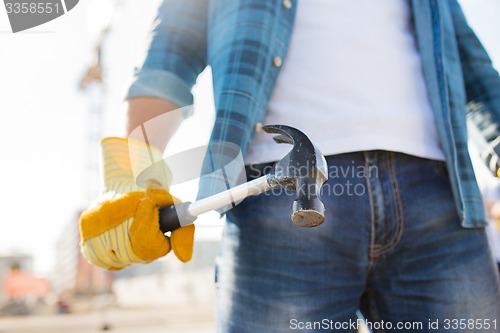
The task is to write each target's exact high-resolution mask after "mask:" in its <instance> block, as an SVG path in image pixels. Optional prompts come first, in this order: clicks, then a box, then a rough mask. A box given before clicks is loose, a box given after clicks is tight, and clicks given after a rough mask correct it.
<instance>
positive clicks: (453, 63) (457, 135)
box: [128, 0, 500, 228]
mask: <svg viewBox="0 0 500 333" xmlns="http://www.w3.org/2000/svg"><path fill="white" fill-rule="evenodd" d="M410 2H411V6H412V14H413V22H414V26H415V32H416V38H417V43H418V48H419V52H420V55H421V58H422V64H423V72H424V79H425V82H426V86H427V89H428V94H429V99H430V102H431V105H432V109H433V112H434V115H435V120H436V127H437V130H438V134H439V139H440V141H441V144H442V146H443V151H444V153H445V156H446V162H447V168H448V170H449V175H450V181H451V188H452V192H453V195H454V199H455V204H456V208H457V212H458V215H459V219H458V221H459V222H461V223H462V225H463V226H464V227H469V228H473V227H481V226H484V225H485V224H486V219H485V216H484V210H483V206H482V203H481V198H480V192H479V190H478V188H477V184H476V181H475V178H474V174H473V169H472V165H471V162H470V158H469V155H468V151H467V131H466V126H465V113H466V103H471V102H474V103H480V104H483V105H484V106H485V107H486V108H487V109H488V112H489V114H490V115H491V117H492V118H493V120H494V122H495V123H500V77H499V76H498V73H497V72H496V71H495V70H494V69H493V67H492V64H491V61H490V59H489V58H488V55H487V54H486V52H485V50H484V49H483V47H482V46H481V44H480V42H479V41H478V39H477V37H476V36H475V35H474V33H473V32H472V30H471V29H470V27H469V26H468V24H467V22H466V20H465V17H464V15H463V13H462V11H461V9H460V6H459V4H458V2H457V1H456V0H443V1H440V0H411V1H410ZM289 3H290V4H291V6H289V5H287V4H289ZM296 7H297V0H291V2H287V1H282V0H230V1H229V0H197V1H196V4H194V3H193V2H191V1H185V0H164V2H163V4H162V6H161V7H160V9H159V12H158V17H157V21H156V24H155V29H154V31H153V36H152V41H151V45H150V48H149V51H148V54H147V57H146V60H145V62H144V65H143V66H142V69H140V70H138V71H137V73H136V79H135V81H134V83H133V84H132V86H131V88H130V91H129V94H128V97H129V98H130V97H136V96H155V97H162V98H165V99H170V100H172V101H175V103H177V104H179V106H184V105H185V104H188V103H190V102H191V100H192V97H191V95H190V91H189V89H190V88H191V87H192V86H193V84H194V83H195V80H196V77H197V75H198V74H199V73H200V72H201V71H202V70H203V68H204V67H206V66H207V65H210V66H211V67H212V73H213V85H214V98H215V107H216V110H217V116H216V119H215V124H214V130H213V132H212V138H211V140H212V142H230V143H234V144H236V145H237V146H239V147H240V148H241V151H242V154H243V157H245V156H246V152H247V151H248V147H249V145H250V144H251V142H252V140H253V137H254V129H255V126H256V124H257V123H258V122H262V121H263V120H264V119H265V113H266V107H267V103H268V101H269V98H270V96H271V93H272V90H273V87H274V84H275V82H276V78H277V76H278V75H279V71H280V66H276V65H275V64H276V63H275V62H274V59H275V57H280V58H281V59H282V60H283V61H286V52H287V47H288V43H289V40H290V35H291V33H292V28H293V21H294V16H295V9H296ZM278 63H279V62H278ZM161 72H164V74H161ZM152 73H156V75H157V79H155V78H154V75H152ZM180 81H182V82H184V84H179V82H180ZM298 84H299V83H298ZM212 153H213V156H212V160H217V159H218V158H219V157H218V155H220V154H222V153H221V152H217V151H214V152H212Z"/></svg>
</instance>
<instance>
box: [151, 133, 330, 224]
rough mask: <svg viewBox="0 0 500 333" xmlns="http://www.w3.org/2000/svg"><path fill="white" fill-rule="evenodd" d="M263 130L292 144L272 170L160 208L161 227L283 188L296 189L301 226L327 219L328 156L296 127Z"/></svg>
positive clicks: (294, 213)
mask: <svg viewBox="0 0 500 333" xmlns="http://www.w3.org/2000/svg"><path fill="white" fill-rule="evenodd" d="M262 130H264V131H265V132H266V133H276V134H278V135H277V136H275V137H274V138H273V139H274V141H276V142H277V143H288V144H292V145H293V148H292V150H290V152H289V153H288V154H287V155H286V156H285V157H283V159H281V160H280V161H278V162H277V163H276V164H275V165H274V167H273V169H272V171H271V172H270V173H269V174H266V175H264V176H262V177H260V178H257V179H254V180H252V181H249V182H247V183H244V184H241V185H238V186H235V187H233V188H231V189H228V190H226V191H223V192H220V193H217V194H215V195H212V196H209V197H207V198H203V199H200V200H198V201H196V202H193V203H191V202H185V203H181V204H176V205H172V206H168V207H164V208H162V209H160V229H161V231H163V232H164V233H165V232H168V231H172V230H175V229H178V228H180V227H183V226H186V225H188V224H191V223H193V222H194V221H195V220H196V218H197V217H198V215H201V214H203V213H206V212H209V211H211V210H215V209H218V208H221V207H223V206H225V205H228V204H231V203H232V202H235V201H240V200H243V199H245V198H246V197H248V196H251V195H258V194H261V193H263V192H265V191H268V190H271V189H278V188H283V189H286V190H293V191H296V192H297V198H296V199H295V201H294V202H293V204H292V215H291V219H292V221H293V222H294V223H295V224H297V225H299V226H301V227H307V228H311V227H315V226H318V225H320V224H321V223H323V221H324V220H325V207H324V205H323V203H322V202H321V197H320V190H321V187H322V186H323V184H324V183H325V182H326V181H327V180H328V171H327V169H328V167H327V164H326V160H325V157H324V156H323V154H321V152H320V151H319V150H318V148H316V147H315V146H314V145H313V144H312V142H311V141H310V140H309V138H308V137H307V136H306V135H305V134H304V133H302V132H301V131H299V130H298V129H296V128H293V127H290V126H286V125H267V126H263V127H262Z"/></svg>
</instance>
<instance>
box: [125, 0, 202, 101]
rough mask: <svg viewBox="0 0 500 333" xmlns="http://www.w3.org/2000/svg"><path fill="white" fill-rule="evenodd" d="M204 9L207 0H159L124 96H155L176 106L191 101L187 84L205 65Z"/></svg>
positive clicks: (191, 97) (194, 78)
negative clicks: (138, 65)
mask: <svg viewBox="0 0 500 333" xmlns="http://www.w3.org/2000/svg"><path fill="white" fill-rule="evenodd" d="M193 2H195V3H193ZM207 11H208V0H197V1H188V0H164V1H163V3H162V4H161V6H160V7H159V9H158V14H157V17H156V20H155V26H154V29H153V32H152V38H151V42H150V45H149V49H148V51H147V56H146V59H145V61H144V64H143V66H142V68H140V69H138V70H137V71H136V73H135V77H134V81H133V83H132V85H131V86H130V88H129V90H128V93H127V96H126V98H132V97H139V96H148V97H159V98H163V99H166V100H169V101H171V102H173V103H174V104H176V105H177V106H178V107H183V106H186V105H189V104H192V103H193V96H192V94H191V88H192V87H193V85H194V83H195V82H196V78H197V76H198V75H199V74H200V73H201V72H202V71H203V69H204V68H205V67H206V66H207Z"/></svg>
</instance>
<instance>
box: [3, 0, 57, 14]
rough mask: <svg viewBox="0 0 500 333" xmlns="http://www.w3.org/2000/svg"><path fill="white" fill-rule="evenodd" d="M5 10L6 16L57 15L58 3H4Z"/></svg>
mask: <svg viewBox="0 0 500 333" xmlns="http://www.w3.org/2000/svg"><path fill="white" fill-rule="evenodd" d="M5 8H6V9H7V14H11V13H14V14H20V13H22V14H43V13H46V14H51V13H52V12H54V13H59V3H57V2H56V3H50V2H47V3H43V2H42V3H40V2H39V3H32V2H31V3H27V2H23V3H19V2H16V3H9V2H8V3H6V4H5Z"/></svg>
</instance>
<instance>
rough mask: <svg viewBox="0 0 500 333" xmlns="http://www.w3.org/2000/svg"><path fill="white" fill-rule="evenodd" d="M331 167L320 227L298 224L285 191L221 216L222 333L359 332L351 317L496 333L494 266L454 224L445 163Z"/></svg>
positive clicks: (378, 158) (364, 161)
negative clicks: (223, 223)
mask: <svg viewBox="0 0 500 333" xmlns="http://www.w3.org/2000/svg"><path fill="white" fill-rule="evenodd" d="M327 162H328V165H329V172H330V178H329V180H328V182H327V183H326V185H325V186H324V187H323V197H322V199H323V202H324V204H325V208H326V220H325V222H324V223H323V224H322V225H320V226H318V227H315V228H311V229H306V228H301V227H299V226H296V225H294V224H293V223H292V222H291V220H290V214H291V204H292V201H293V199H294V198H295V193H293V192H288V193H287V192H286V191H284V190H283V191H274V192H275V193H270V192H269V193H264V194H261V195H259V196H256V197H250V198H247V199H246V200H245V201H243V202H242V203H241V204H240V205H238V206H237V207H235V208H234V209H232V210H231V211H229V212H228V214H227V225H226V227H225V231H224V236H223V240H222V242H221V248H220V250H221V251H220V254H219V257H218V258H217V263H216V275H217V282H218V290H217V315H218V318H217V324H218V332H223V333H228V332H231V333H233V332H234V333H246V332H249V333H257V332H258V333H260V332H262V333H273V332H342V331H345V332H349V331H354V332H355V331H356V330H355V328H356V325H357V322H358V321H357V316H356V312H357V310H358V309H360V310H361V311H362V313H363V315H364V316H365V318H366V320H367V321H369V325H372V326H371V327H373V328H374V329H373V331H374V332H404V331H407V332H497V331H498V330H499V329H500V287H499V278H498V273H497V271H496V265H495V262H494V260H493V258H492V255H491V252H490V250H489V247H488V243H487V240H486V236H485V233H484V230H483V229H464V228H462V227H461V225H460V222H459V217H458V216H457V212H456V208H455V204H454V201H453V198H452V192H451V189H450V183H449V181H448V174H447V171H446V167H445V164H444V162H440V161H433V160H427V159H421V158H417V157H413V156H409V155H405V154H400V153H393V152H386V151H369V152H356V153H348V154H341V155H335V156H330V157H328V158H327ZM265 169H269V165H259V166H257V167H255V166H253V167H251V168H249V169H248V174H249V178H252V177H254V176H260V173H261V172H263V171H264V170H265ZM278 192H281V193H278ZM460 320H462V321H460ZM464 324H465V325H466V327H464ZM488 324H489V325H488ZM436 325H437V326H436ZM494 325H495V326H494ZM488 326H489V329H484V328H485V327H488ZM480 327H482V328H480ZM375 328H378V329H375Z"/></svg>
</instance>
